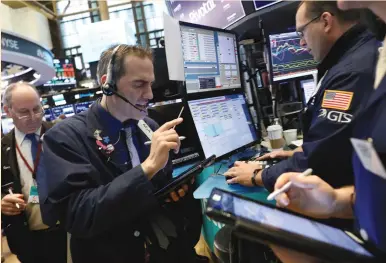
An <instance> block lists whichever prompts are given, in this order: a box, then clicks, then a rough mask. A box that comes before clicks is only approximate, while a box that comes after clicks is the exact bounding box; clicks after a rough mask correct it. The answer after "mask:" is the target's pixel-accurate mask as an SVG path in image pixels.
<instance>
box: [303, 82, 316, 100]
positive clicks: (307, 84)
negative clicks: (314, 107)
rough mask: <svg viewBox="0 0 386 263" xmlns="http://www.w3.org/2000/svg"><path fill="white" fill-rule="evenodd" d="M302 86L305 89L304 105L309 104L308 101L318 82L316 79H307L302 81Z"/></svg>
mask: <svg viewBox="0 0 386 263" xmlns="http://www.w3.org/2000/svg"><path fill="white" fill-rule="evenodd" d="M300 87H301V88H302V90H303V94H304V101H303V102H304V105H307V103H308V101H309V100H310V99H311V96H312V95H313V94H314V92H315V88H316V83H315V80H314V79H305V80H301V81H300Z"/></svg>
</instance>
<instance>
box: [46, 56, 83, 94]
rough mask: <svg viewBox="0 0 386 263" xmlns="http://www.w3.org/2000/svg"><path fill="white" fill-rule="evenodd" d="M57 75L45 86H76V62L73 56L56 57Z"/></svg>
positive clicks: (61, 87)
mask: <svg viewBox="0 0 386 263" xmlns="http://www.w3.org/2000/svg"><path fill="white" fill-rule="evenodd" d="M54 67H55V76H54V77H53V78H52V80H50V81H48V82H47V83H46V84H44V85H43V86H49V87H53V88H60V89H63V88H75V87H76V77H75V63H74V60H73V59H72V58H57V59H54Z"/></svg>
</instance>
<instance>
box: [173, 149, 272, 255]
mask: <svg viewBox="0 0 386 263" xmlns="http://www.w3.org/2000/svg"><path fill="white" fill-rule="evenodd" d="M243 154H244V153H241V154H240V153H239V154H235V155H233V156H231V157H230V158H229V159H228V160H226V161H219V162H216V163H214V164H213V165H211V166H210V167H207V168H206V169H205V170H204V171H203V172H202V173H201V174H200V175H199V176H197V178H196V184H197V188H199V187H200V186H201V185H203V184H204V182H206V181H207V180H210V182H211V184H209V185H208V182H209V181H207V183H206V185H208V187H207V189H206V191H204V192H203V191H199V192H200V193H197V192H198V191H197V192H195V193H194V195H195V197H196V198H197V199H201V207H202V214H203V227H202V234H203V236H204V238H205V241H206V243H207V244H208V246H209V248H210V250H211V251H212V252H213V251H214V250H213V244H214V238H215V236H216V233H217V232H218V231H219V230H220V229H221V228H222V227H223V226H224V225H223V224H221V223H218V222H215V221H213V220H212V219H210V218H209V217H207V216H206V215H205V210H206V203H207V198H202V197H203V196H207V195H208V193H209V192H210V190H211V188H213V186H215V187H218V188H221V189H224V190H228V191H232V192H235V193H238V194H241V195H244V196H247V197H249V198H252V199H254V200H259V201H261V202H266V203H271V204H275V202H274V201H271V202H270V201H267V196H268V194H269V192H268V191H267V190H266V189H265V188H263V187H244V186H240V185H227V183H226V182H225V177H224V176H223V175H215V173H216V172H217V171H218V172H217V174H223V173H225V172H226V171H227V170H228V169H229V168H228V166H229V165H230V164H232V163H233V162H234V161H236V160H238V159H239V158H240V157H241V156H242V155H243ZM191 166H192V165H186V166H183V167H179V168H177V169H175V170H174V171H173V175H174V176H177V175H179V174H181V173H182V172H183V171H185V170H186V169H188V168H189V167H191ZM197 195H198V196H197Z"/></svg>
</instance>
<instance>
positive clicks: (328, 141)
mask: <svg viewBox="0 0 386 263" xmlns="http://www.w3.org/2000/svg"><path fill="white" fill-rule="evenodd" d="M378 47H379V42H378V41H377V40H376V39H375V37H374V36H373V35H372V34H371V33H370V32H369V31H368V30H366V28H364V27H363V26H360V25H356V26H354V27H353V28H351V29H350V30H349V31H347V32H346V33H345V34H344V35H343V36H342V37H341V38H339V39H338V41H337V42H336V43H335V44H334V46H333V47H332V49H331V50H330V52H329V53H328V55H327V56H326V58H325V59H324V60H323V61H322V62H321V63H320V65H319V66H318V78H319V79H320V78H321V77H322V76H323V75H325V77H324V78H323V80H322V83H321V85H320V89H319V90H318V92H317V93H316V95H315V96H314V97H313V98H311V99H310V101H309V103H308V105H307V110H306V112H305V113H304V117H303V122H304V129H303V131H304V142H303V146H302V147H303V152H297V153H295V154H294V155H293V157H292V158H289V159H287V160H283V161H281V162H280V163H278V164H276V165H275V166H272V167H270V168H268V169H265V170H264V171H263V173H262V179H263V183H264V186H265V187H266V188H267V189H268V190H269V191H272V190H273V188H274V185H275V183H276V179H277V178H278V177H279V176H280V175H281V174H282V173H285V172H292V171H294V172H302V171H304V170H305V169H307V168H312V169H313V173H314V174H317V175H319V176H320V177H321V178H323V179H324V180H325V181H326V182H328V183H329V184H331V185H332V186H334V187H340V186H343V185H349V184H353V176H352V174H353V173H352V166H351V155H352V147H351V144H350V141H349V138H350V136H351V133H352V129H351V128H350V127H351V126H350V125H348V124H349V123H350V122H351V120H352V119H353V116H354V115H355V114H356V113H357V111H358V109H359V105H360V103H361V102H362V101H363V100H365V99H366V97H368V96H369V94H370V93H371V91H372V86H373V83H374V69H375V66H376V62H377V56H378ZM326 72H327V73H326ZM326 90H331V91H332V90H336V91H345V92H352V93H353V97H352V101H351V103H350V106H349V108H348V110H339V109H333V108H326V107H323V106H322V104H323V97H324V94H325V91H326Z"/></svg>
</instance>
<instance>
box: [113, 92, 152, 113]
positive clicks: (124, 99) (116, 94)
mask: <svg viewBox="0 0 386 263" xmlns="http://www.w3.org/2000/svg"><path fill="white" fill-rule="evenodd" d="M111 92H112V93H113V94H114V95H115V96H117V97H118V98H120V99H121V100H123V101H124V102H126V103H129V104H130V105H131V106H132V107H134V108H135V109H137V110H139V111H141V112H146V110H143V109H140V108H138V107H137V106H135V105H134V104H133V103H131V102H130V101H129V100H128V99H126V98H125V97H123V96H122V95H121V94H119V93H118V92H117V91H115V90H114V89H111Z"/></svg>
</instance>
